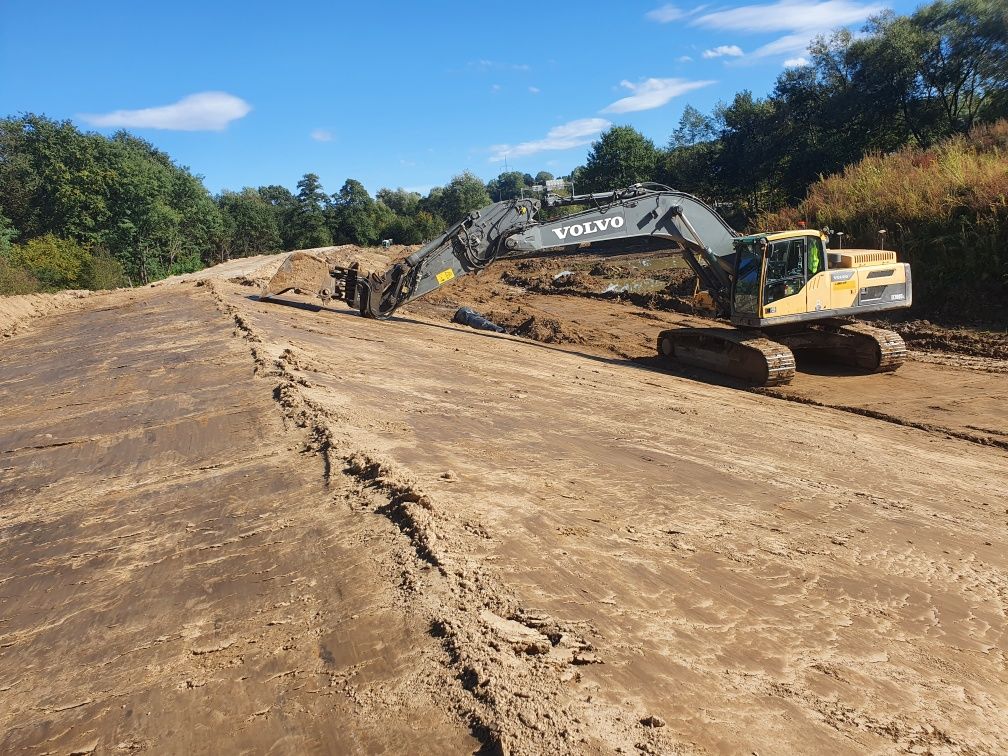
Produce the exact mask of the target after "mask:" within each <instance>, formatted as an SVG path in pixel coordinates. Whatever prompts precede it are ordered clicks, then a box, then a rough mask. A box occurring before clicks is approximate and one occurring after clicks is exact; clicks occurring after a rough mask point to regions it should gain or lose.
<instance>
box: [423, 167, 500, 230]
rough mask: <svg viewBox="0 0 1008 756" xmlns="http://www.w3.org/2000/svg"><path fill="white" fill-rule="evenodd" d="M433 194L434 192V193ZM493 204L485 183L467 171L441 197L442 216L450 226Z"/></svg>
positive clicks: (456, 177) (450, 184)
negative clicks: (474, 211)
mask: <svg viewBox="0 0 1008 756" xmlns="http://www.w3.org/2000/svg"><path fill="white" fill-rule="evenodd" d="M432 194H433V191H432ZM490 203H491V199H490V195H489V194H487V190H486V186H485V185H484V183H483V182H482V181H481V180H480V179H479V178H478V177H476V176H475V175H473V174H472V173H469V172H468V171H466V172H465V173H461V174H459V175H458V176H455V178H453V179H452V180H451V182H450V183H449V184H448V186H447V187H445V190H444V194H443V195H442V197H441V203H440V204H441V208H440V210H441V215H442V216H443V217H444V219H445V220H446V221H447V222H448V223H449V224H454V223H458V222H459V221H460V220H462V219H463V218H465V217H466V216H467V215H468V214H469V213H470V212H472V211H473V210H477V209H479V208H481V207H485V206H487V205H489V204H490Z"/></svg>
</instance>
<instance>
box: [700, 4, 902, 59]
mask: <svg viewBox="0 0 1008 756" xmlns="http://www.w3.org/2000/svg"><path fill="white" fill-rule="evenodd" d="M885 7H886V6H885V5H883V4H881V3H861V2H855V1H854V0H821V1H820V2H807V1H806V0H777V1H776V2H773V3H765V4H761V5H743V6H740V7H738V8H730V9H727V10H719V11H714V12H712V13H704V14H702V15H699V16H697V17H695V18H693V19H692V20H691V21H690V24H691V25H693V26H702V27H705V28H708V29H718V30H721V31H734V32H748V33H750V34H766V33H771V32H787V34H785V35H784V36H782V37H780V38H778V39H775V40H774V41H772V42H769V43H767V44H765V45H763V46H762V47H760V48H758V49H757V50H756V51H754V52H753V53H752V54H751V57H754V58H764V57H767V56H769V55H783V54H789V53H796V52H803V51H805V50H806V49H807V48H808V46H809V43H810V42H811V41H812V40H813V39H814V38H815V37H816V36H818V35H820V34H825V33H827V32H829V31H830V30H832V29H835V28H836V27H838V26H848V25H850V24H856V23H860V22H862V21H864V20H866V19H867V18H868V17H869V16H873V15H875V14H877V13H880V12H882V11H883V10H885Z"/></svg>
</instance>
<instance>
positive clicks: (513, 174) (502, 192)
mask: <svg viewBox="0 0 1008 756" xmlns="http://www.w3.org/2000/svg"><path fill="white" fill-rule="evenodd" d="M529 178H532V177H531V176H529ZM532 181H533V182H534V181H535V179H532ZM531 185H532V184H531V183H526V182H525V175H524V174H522V172H521V171H508V172H506V173H502V174H500V175H499V176H498V177H497V178H495V179H491V180H490V182H489V183H488V184H487V187H486V190H487V194H488V195H489V196H490V199H491V200H492V201H493V202H502V201H504V200H509V199H515V198H516V197H520V196H521V193H522V189H524V188H526V187H528V186H531Z"/></svg>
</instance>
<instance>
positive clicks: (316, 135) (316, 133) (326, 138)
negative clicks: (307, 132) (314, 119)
mask: <svg viewBox="0 0 1008 756" xmlns="http://www.w3.org/2000/svg"><path fill="white" fill-rule="evenodd" d="M311 138H312V139H314V140H315V141H316V142H331V141H332V138H333V134H332V132H331V131H326V130H325V129H314V130H313V131H312V133H311Z"/></svg>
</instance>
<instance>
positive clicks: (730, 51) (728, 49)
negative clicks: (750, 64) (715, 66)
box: [703, 45, 742, 60]
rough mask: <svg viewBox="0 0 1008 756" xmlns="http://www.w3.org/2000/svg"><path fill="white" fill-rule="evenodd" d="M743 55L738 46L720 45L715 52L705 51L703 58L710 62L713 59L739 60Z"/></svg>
mask: <svg viewBox="0 0 1008 756" xmlns="http://www.w3.org/2000/svg"><path fill="white" fill-rule="evenodd" d="M740 55H742V48H741V47H739V46H738V45H720V46H719V47H715V48H714V49H713V50H704V51H703V56H704V57H705V58H707V59H708V60H709V59H711V58H723V57H726V56H727V57H730V58H737V57H739V56H740Z"/></svg>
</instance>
